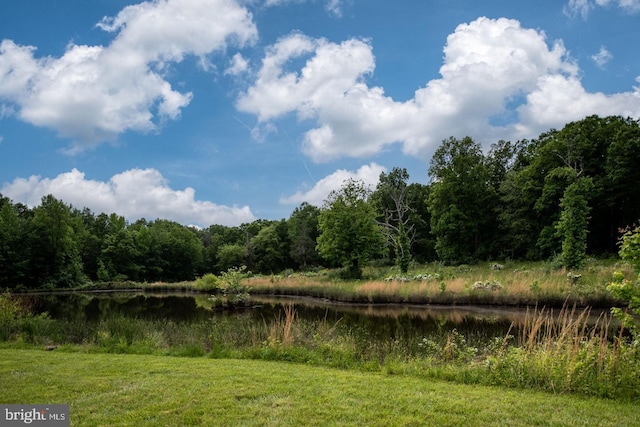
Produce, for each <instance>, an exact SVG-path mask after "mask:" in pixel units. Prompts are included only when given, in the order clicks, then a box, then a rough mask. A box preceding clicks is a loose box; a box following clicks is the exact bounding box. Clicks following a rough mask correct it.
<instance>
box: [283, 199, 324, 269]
mask: <svg viewBox="0 0 640 427" xmlns="http://www.w3.org/2000/svg"><path fill="white" fill-rule="evenodd" d="M319 215H320V209H318V208H317V207H315V206H313V205H310V204H308V203H306V202H304V203H302V204H301V205H300V206H299V207H297V208H295V209H294V211H293V213H292V214H291V216H290V217H289V220H288V221H287V227H288V234H289V240H290V241H291V251H290V255H291V258H292V259H293V261H294V262H296V263H297V264H298V266H299V267H300V268H302V269H303V270H306V269H308V268H309V267H311V266H314V265H318V264H320V255H319V254H318V251H317V250H316V240H317V239H318V235H319V233H318V216H319Z"/></svg>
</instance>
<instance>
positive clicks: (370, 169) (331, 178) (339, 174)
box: [280, 162, 387, 207]
mask: <svg viewBox="0 0 640 427" xmlns="http://www.w3.org/2000/svg"><path fill="white" fill-rule="evenodd" d="M386 171H387V169H386V168H385V167H384V166H380V165H379V164H377V163H375V162H374V163H371V164H368V165H363V166H361V167H360V168H359V169H358V170H357V171H355V172H354V171H348V170H345V169H338V170H337V171H335V172H334V173H332V174H331V175H328V176H325V177H324V178H322V179H321V180H320V181H318V182H316V183H315V185H314V186H313V187H312V188H310V189H308V190H306V191H298V192H296V193H295V194H293V195H291V196H288V197H282V198H281V199H280V203H281V204H286V205H295V204H301V203H302V202H307V203H309V204H311V205H314V206H318V207H320V206H322V205H323V203H324V201H325V199H326V198H327V196H329V193H331V192H332V191H334V190H339V189H340V188H341V187H342V185H343V184H344V182H345V181H347V180H349V179H353V180H356V181H362V182H364V184H365V185H366V186H368V187H369V188H371V189H372V190H373V189H374V188H375V187H376V185H377V184H378V181H379V179H380V174H381V173H382V172H386Z"/></svg>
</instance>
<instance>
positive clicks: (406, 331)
mask: <svg viewBox="0 0 640 427" xmlns="http://www.w3.org/2000/svg"><path fill="white" fill-rule="evenodd" d="M29 298H30V300H31V301H30V304H31V306H32V307H33V309H34V310H35V311H36V312H37V313H43V312H47V313H48V314H49V316H50V317H51V318H53V319H57V320H61V321H69V322H74V323H76V324H87V325H91V324H95V323H98V322H100V321H104V320H105V319H113V318H114V317H119V318H128V319H138V320H140V319H142V320H147V321H158V322H159V321H170V322H175V323H180V324H185V323H186V324H193V325H196V324H202V323H203V322H208V323H210V324H211V325H212V326H211V327H212V328H215V327H216V326H215V325H216V324H218V325H219V324H221V320H223V319H224V321H225V322H226V323H225V324H226V325H227V327H233V326H228V325H229V322H232V323H233V322H237V325H236V326H235V327H237V328H244V329H251V328H253V327H257V326H264V325H268V324H270V323H272V322H276V321H278V320H280V319H283V318H284V316H285V307H293V308H294V310H295V314H296V318H297V319H298V320H299V321H301V322H306V323H315V324H318V323H324V324H327V325H329V326H333V325H339V328H338V329H339V330H340V331H342V332H343V333H347V331H348V333H349V334H351V335H354V334H355V335H357V336H358V341H361V342H365V341H366V342H371V341H380V342H390V341H403V342H412V343H417V342H419V341H420V340H421V339H423V338H424V337H433V336H440V337H441V336H443V335H446V334H448V333H450V332H451V331H453V330H456V331H457V333H459V334H461V335H463V336H464V337H465V338H466V339H467V340H468V341H469V342H470V343H483V342H488V341H490V340H494V339H495V338H496V337H499V338H503V337H505V336H506V335H507V334H510V335H515V336H518V334H519V333H520V330H521V328H522V327H523V324H524V322H525V319H526V318H527V317H529V318H530V317H531V315H532V314H533V310H527V309H526V308H500V307H473V306H453V307H452V306H424V305H423V306H417V305H416V306H412V305H399V304H389V305H385V304H376V305H366V304H365V305H354V304H336V303H331V302H329V301H323V300H318V299H312V298H287V297H266V296H252V299H251V303H250V305H249V306H248V307H247V308H242V309H236V310H214V309H213V308H212V303H211V301H210V300H209V296H208V295H204V294H192V293H141V292H93V293H62V294H39V295H32V296H30V297H29ZM558 311H559V310H556V312H558ZM601 314H602V312H600V311H598V312H595V311H594V312H592V313H591V314H590V316H589V318H588V323H589V324H595V323H596V322H597V321H598V318H599V316H600V315H601Z"/></svg>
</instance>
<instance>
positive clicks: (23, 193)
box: [0, 169, 255, 227]
mask: <svg viewBox="0 0 640 427" xmlns="http://www.w3.org/2000/svg"><path fill="white" fill-rule="evenodd" d="M0 193H2V194H3V195H4V196H5V197H9V198H10V199H12V200H13V201H14V202H20V203H24V204H26V205H28V206H31V207H33V206H37V205H39V204H40V201H41V199H42V197H43V196H46V195H48V194H53V196H54V197H56V198H58V199H61V200H63V201H64V202H65V203H69V204H72V205H73V206H75V207H77V208H84V207H86V208H89V209H91V210H92V211H93V212H96V213H107V214H109V213H112V212H115V213H117V214H118V215H122V216H124V217H125V218H127V220H129V221H135V220H137V219H140V218H146V219H148V220H154V219H156V218H161V219H168V220H172V221H176V222H178V223H180V224H183V225H196V226H199V227H208V226H209V225H212V224H222V225H227V226H236V225H240V224H242V223H247V222H252V221H254V220H255V217H254V215H253V214H252V213H251V210H250V209H249V207H248V206H244V207H237V206H232V207H230V206H223V205H217V204H215V203H212V202H208V201H201V200H196V198H195V191H194V190H193V188H190V187H187V188H185V189H184V190H174V189H172V188H171V187H169V183H168V181H167V180H166V179H165V178H164V177H163V176H162V174H161V173H160V172H159V171H157V170H156V169H131V170H128V171H125V172H122V173H119V174H117V175H114V176H112V177H111V179H109V181H107V182H103V181H95V180H89V179H86V178H85V174H84V173H82V172H80V171H78V170H77V169H73V170H71V172H66V173H62V174H60V175H58V176H56V177H55V178H42V177H40V176H31V177H29V178H16V179H15V180H14V181H13V182H10V183H5V184H3V186H2V187H1V189H0Z"/></svg>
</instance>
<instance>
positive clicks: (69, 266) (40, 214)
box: [31, 195, 86, 287]
mask: <svg viewBox="0 0 640 427" xmlns="http://www.w3.org/2000/svg"><path fill="white" fill-rule="evenodd" d="M73 226H74V221H73V218H72V216H71V207H70V206H68V205H66V204H65V203H64V202H62V201H61V200H58V199H56V198H55V197H53V196H52V195H48V196H45V197H43V198H42V202H41V204H40V206H38V207H36V208H35V209H34V217H33V229H32V233H31V243H32V244H31V249H32V254H31V255H32V258H31V261H32V262H31V270H32V271H33V272H35V274H36V276H35V279H36V282H37V284H39V285H45V286H48V287H64V286H74V285H78V284H81V283H83V282H84V280H85V279H86V278H85V276H84V274H83V272H82V260H81V258H80V249H79V243H78V240H77V233H76V230H75V229H74V227H73Z"/></svg>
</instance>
